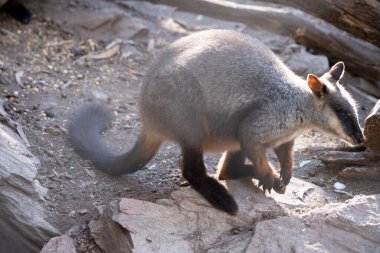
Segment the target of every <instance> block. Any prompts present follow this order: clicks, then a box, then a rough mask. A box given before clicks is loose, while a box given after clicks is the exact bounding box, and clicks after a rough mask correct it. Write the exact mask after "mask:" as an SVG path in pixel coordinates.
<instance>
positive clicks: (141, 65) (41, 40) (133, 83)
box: [0, 1, 380, 252]
mask: <svg viewBox="0 0 380 253" xmlns="http://www.w3.org/2000/svg"><path fill="white" fill-rule="evenodd" d="M46 3H47V4H50V5H51V4H52V3H53V4H54V5H55V7H59V8H61V9H62V13H63V14H64V13H65V11H67V12H70V11H73V10H75V9H76V8H83V9H84V10H87V11H88V12H91V11H96V10H98V9H101V8H103V7H104V6H106V5H107V4H111V3H109V2H102V1H70V2H67V3H66V1H43V2H42V3H34V5H32V6H31V8H32V11H33V12H34V14H35V18H34V20H33V22H32V23H31V24H29V25H20V24H18V23H17V22H15V21H14V20H12V19H11V18H9V17H7V16H5V15H0V73H1V77H2V79H0V99H2V101H3V102H4V108H5V109H6V110H7V111H8V113H9V114H10V115H12V117H13V118H14V119H17V121H19V122H20V123H21V124H22V125H23V126H24V127H25V129H24V130H25V133H26V135H27V137H28V139H29V142H30V143H31V147H30V149H31V151H32V152H33V153H34V154H35V155H36V156H37V157H38V158H39V159H40V160H41V168H40V170H39V173H38V180H39V181H40V182H41V184H42V185H43V186H45V187H47V188H48V189H49V194H48V197H47V202H46V208H47V210H48V212H49V215H50V218H51V220H52V223H53V224H56V225H57V226H58V227H59V228H60V229H61V231H62V232H65V231H67V230H68V229H70V228H71V227H73V226H74V225H76V226H75V227H74V229H72V230H71V231H72V235H73V237H74V239H75V241H76V246H77V250H78V252H91V251H92V252H99V251H100V250H99V249H98V248H97V246H96V245H95V244H94V243H93V242H92V240H91V239H90V237H89V234H88V229H87V227H86V224H87V222H88V221H89V220H90V219H91V217H93V216H94V215H95V213H96V207H97V206H100V205H104V204H107V203H108V202H110V201H111V200H112V199H115V198H120V197H127V198H137V199H142V200H149V201H155V200H156V199H158V198H165V197H167V196H168V195H169V194H170V192H172V191H173V190H175V189H178V188H179V187H184V186H187V184H186V182H185V181H184V179H183V178H182V177H181V172H180V152H179V149H178V148H177V147H176V146H175V145H174V144H172V143H167V144H166V145H165V146H163V147H162V148H161V150H160V152H159V153H158V154H157V155H156V157H155V158H154V159H153V160H152V161H151V162H150V163H149V164H148V165H147V166H146V169H144V170H141V171H139V172H136V173H134V174H131V175H127V176H122V177H110V176H107V175H105V174H103V173H101V172H98V171H96V170H94V169H93V167H92V166H91V165H90V164H89V163H88V162H86V161H84V160H82V159H81V158H80V157H78V156H77V155H76V154H75V153H74V152H73V150H72V148H71V147H70V146H69V144H68V140H67V135H66V127H67V123H68V120H69V119H70V117H71V115H72V113H73V111H74V110H75V108H76V107H77V106H79V105H81V104H83V103H86V102H89V101H93V102H100V103H104V104H107V106H108V107H109V108H111V109H112V110H113V111H114V112H115V115H116V120H115V121H114V122H113V125H112V128H111V129H109V130H108V131H107V132H106V133H105V138H106V139H107V141H108V143H109V145H110V146H111V147H113V148H115V149H120V150H125V149H128V148H130V147H131V146H132V144H133V142H134V140H135V139H136V135H137V134H138V132H139V126H140V123H139V115H138V113H137V100H138V99H137V98H138V95H139V87H140V83H141V80H142V78H143V76H144V73H145V71H146V69H147V68H148V66H149V63H150V62H151V61H152V59H153V57H154V54H155V53H156V52H157V51H158V50H159V48H160V47H162V46H164V45H165V44H167V43H168V42H170V41H172V40H173V39H175V38H177V37H180V36H182V35H183V34H181V33H178V32H172V33H171V36H170V35H169V36H166V37H165V41H164V42H163V43H162V45H160V46H157V47H156V48H154V49H153V50H151V49H150V48H149V40H148V39H144V38H136V39H132V42H133V48H134V49H135V50H137V52H138V55H132V56H129V57H125V55H124V56H123V55H122V54H121V53H117V54H115V55H114V56H112V57H110V58H107V59H104V60H93V61H87V62H86V61H81V60H80V59H81V57H83V56H84V55H88V54H90V53H93V52H96V51H102V50H104V49H105V47H106V46H107V45H108V44H109V43H110V42H111V41H102V40H100V41H95V40H91V39H83V38H80V37H78V36H76V35H75V33H73V32H72V31H71V30H70V29H67V28H66V27H65V26H64V25H62V24H60V23H59V22H56V21H55V20H54V19H52V18H48V15H47V14H46V12H45V10H44V11H42V10H43V9H44V8H45V7H44V4H46ZM126 11H128V12H129V13H131V14H132V15H133V16H135V17H137V18H146V17H141V15H140V14H139V13H138V12H134V11H133V10H126ZM62 13H61V14H62ZM139 15H140V16H139ZM166 33H168V32H167V31H166ZM169 33H170V32H169ZM354 95H356V94H354ZM356 98H357V99H358V102H359V104H360V109H359V111H360V114H361V120H363V118H364V117H365V115H367V114H368V112H369V110H370V109H371V108H372V106H373V104H372V103H371V102H369V101H366V100H363V98H361V97H359V96H356ZM339 144H340V143H339V142H338V141H336V140H334V139H330V138H327V137H323V136H322V135H321V134H319V133H317V132H310V133H307V134H305V135H303V136H301V137H300V138H298V140H297V144H296V161H297V165H298V164H299V163H300V162H302V161H305V160H308V159H310V158H308V157H307V156H304V153H305V151H306V150H307V149H308V148H310V146H314V147H324V146H329V147H331V146H336V145H339ZM269 156H270V158H271V159H272V160H273V163H274V164H276V161H275V160H274V156H273V154H272V153H271V154H269ZM219 157H220V154H212V155H206V157H205V161H206V164H207V166H208V168H209V172H210V173H214V172H215V166H216V164H217V162H218V158H219ZM338 172H339V168H338V169H326V170H324V171H322V172H320V173H319V174H317V175H316V176H310V175H308V174H307V173H305V172H303V171H302V169H301V168H299V166H298V167H297V168H295V172H294V176H296V177H300V178H302V179H304V180H307V181H310V182H314V183H318V182H319V185H323V186H325V187H326V188H327V189H330V190H331V189H332V188H331V187H332V184H333V183H334V182H336V181H340V182H342V183H344V184H346V185H347V191H349V192H350V193H352V194H370V193H378V192H380V186H379V184H377V183H375V182H367V181H353V180H346V179H342V178H340V177H339V175H338ZM337 198H338V199H341V200H344V199H346V198H347V196H346V195H337Z"/></svg>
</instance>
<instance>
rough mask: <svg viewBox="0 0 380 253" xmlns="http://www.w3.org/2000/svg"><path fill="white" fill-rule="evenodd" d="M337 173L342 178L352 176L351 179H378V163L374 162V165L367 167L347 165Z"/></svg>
mask: <svg viewBox="0 0 380 253" xmlns="http://www.w3.org/2000/svg"><path fill="white" fill-rule="evenodd" d="M339 175H340V176H342V177H344V178H352V179H365V180H377V181H379V180H380V164H376V165H375V166H369V167H367V166H366V167H357V166H352V167H347V168H345V169H344V170H342V171H341V172H339Z"/></svg>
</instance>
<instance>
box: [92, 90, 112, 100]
mask: <svg viewBox="0 0 380 253" xmlns="http://www.w3.org/2000/svg"><path fill="white" fill-rule="evenodd" d="M91 95H92V96H93V97H94V98H95V99H96V100H101V101H104V102H108V101H110V97H109V96H108V95H107V94H106V93H104V92H103V91H101V90H97V89H91Z"/></svg>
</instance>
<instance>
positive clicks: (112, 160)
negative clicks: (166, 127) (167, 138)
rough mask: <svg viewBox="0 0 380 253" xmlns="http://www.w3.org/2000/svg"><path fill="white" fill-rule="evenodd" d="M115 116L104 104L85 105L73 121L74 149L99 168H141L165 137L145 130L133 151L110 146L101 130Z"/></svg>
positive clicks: (117, 172)
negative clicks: (122, 150) (123, 150)
mask: <svg viewBox="0 0 380 253" xmlns="http://www.w3.org/2000/svg"><path fill="white" fill-rule="evenodd" d="M111 120H112V114H111V112H110V111H108V110H106V109H105V108H103V107H101V106H100V105H94V104H88V105H84V106H82V107H81V108H80V109H79V110H78V111H77V112H76V113H75V115H74V117H73V119H72V121H71V122H70V124H69V136H70V142H71V144H72V146H73V147H74V150H75V151H76V152H77V153H78V154H79V155H81V156H82V157H83V158H85V159H87V160H90V161H91V162H92V163H93V165H94V166H95V167H96V168H97V169H99V170H101V171H103V172H105V173H108V174H111V175H115V176H117V175H122V174H127V173H132V172H135V171H137V170H139V169H141V168H142V167H144V166H145V164H146V163H148V162H149V160H150V159H152V157H153V156H154V155H155V153H156V152H157V150H158V148H159V147H160V145H161V143H162V140H160V139H158V138H157V137H156V136H154V135H150V134H147V133H146V132H144V131H143V132H142V133H141V134H140V136H139V138H138V140H137V142H136V143H135V145H134V146H133V148H132V149H131V150H130V151H128V152H126V153H121V154H118V153H117V152H114V151H112V150H109V149H108V148H107V147H106V145H105V143H104V142H103V141H102V139H101V138H102V137H101V132H102V131H103V130H105V129H106V128H107V126H108V125H109V124H110V122H111Z"/></svg>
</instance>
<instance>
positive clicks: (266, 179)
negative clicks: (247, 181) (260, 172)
mask: <svg viewBox="0 0 380 253" xmlns="http://www.w3.org/2000/svg"><path fill="white" fill-rule="evenodd" d="M277 181H278V182H280V177H279V175H278V174H277V173H274V172H272V171H271V172H268V173H267V174H266V175H265V176H263V177H261V178H260V179H259V187H260V186H263V190H264V192H265V191H266V190H268V192H269V193H271V190H272V188H274V187H276V184H278V182H277ZM274 190H275V191H277V190H276V189H274Z"/></svg>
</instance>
